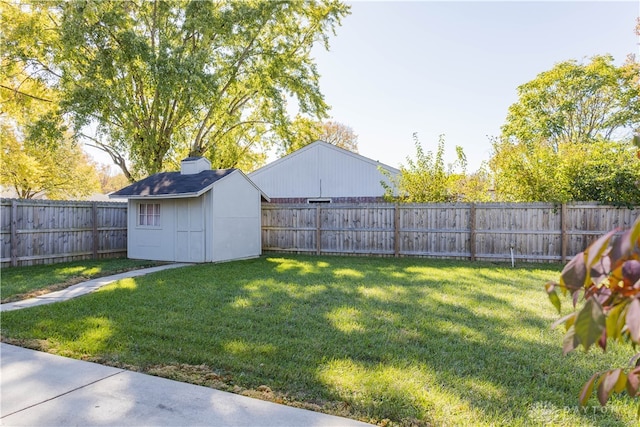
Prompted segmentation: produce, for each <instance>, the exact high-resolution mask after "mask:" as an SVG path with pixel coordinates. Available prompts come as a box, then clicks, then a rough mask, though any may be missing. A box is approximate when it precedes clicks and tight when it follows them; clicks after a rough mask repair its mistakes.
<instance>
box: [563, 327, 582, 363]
mask: <svg viewBox="0 0 640 427" xmlns="http://www.w3.org/2000/svg"><path fill="white" fill-rule="evenodd" d="M579 345H580V342H579V341H578V339H577V338H576V329H575V327H574V326H571V327H570V328H569V329H568V330H567V333H566V334H564V339H563V340H562V354H564V355H565V356H566V355H567V354H569V353H570V352H572V351H573V350H575V349H576V347H578V346H579Z"/></svg>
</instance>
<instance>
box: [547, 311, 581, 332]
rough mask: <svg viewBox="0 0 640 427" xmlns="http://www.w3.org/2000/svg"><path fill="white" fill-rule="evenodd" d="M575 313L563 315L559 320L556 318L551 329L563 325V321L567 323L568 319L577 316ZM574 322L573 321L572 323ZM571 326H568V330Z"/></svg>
mask: <svg viewBox="0 0 640 427" xmlns="http://www.w3.org/2000/svg"><path fill="white" fill-rule="evenodd" d="M575 315H576V314H575V313H569V314H567V315H566V316H562V317H561V318H559V319H558V320H556V321H555V322H553V323H552V324H551V329H555V328H557V327H558V325H561V324H563V323H565V322H566V321H567V320H569V319H571V318H572V317H575ZM572 324H573V323H572ZM568 329H569V328H567V330H568Z"/></svg>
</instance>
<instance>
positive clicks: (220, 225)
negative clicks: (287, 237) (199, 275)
mask: <svg viewBox="0 0 640 427" xmlns="http://www.w3.org/2000/svg"><path fill="white" fill-rule="evenodd" d="M222 183H224V185H218V184H222ZM211 195H212V197H211V204H212V206H211V208H212V209H211V212H212V217H213V222H212V224H213V227H212V234H211V235H210V241H211V242H212V245H211V247H212V254H211V259H210V260H209V261H213V262H218V261H228V260H232V259H242V258H252V257H257V256H259V255H260V254H261V252H262V240H261V205H260V197H261V193H260V190H258V189H257V188H256V187H255V186H254V185H252V184H251V183H250V182H249V180H247V178H246V177H245V176H243V175H242V174H241V173H240V172H237V173H235V172H234V173H232V174H231V175H229V176H227V177H225V178H224V179H222V180H220V181H219V182H216V184H214V186H213V189H212V191H211Z"/></svg>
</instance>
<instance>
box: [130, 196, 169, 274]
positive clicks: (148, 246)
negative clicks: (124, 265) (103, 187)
mask: <svg viewBox="0 0 640 427" xmlns="http://www.w3.org/2000/svg"><path fill="white" fill-rule="evenodd" d="M176 202H178V200H177V199H176V200H157V199H156V200H146V199H129V205H128V225H127V230H128V231H127V234H128V235H127V256H128V257H129V258H133V259H151V260H156V261H179V260H176V259H174V256H175V244H176V232H175V230H176ZM141 203H152V204H156V203H157V204H159V205H160V226H159V227H144V226H140V225H138V212H139V206H140V204H141Z"/></svg>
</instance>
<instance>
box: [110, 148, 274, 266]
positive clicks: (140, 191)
mask: <svg viewBox="0 0 640 427" xmlns="http://www.w3.org/2000/svg"><path fill="white" fill-rule="evenodd" d="M109 197H111V198H126V199H128V219H127V228H128V236H127V251H128V257H129V258H134V259H149V260H157V261H180V262H219V261H230V260H235V259H243V258H252V257H257V256H259V255H260V254H261V252H262V245H261V231H260V206H261V200H262V198H264V199H266V200H268V198H267V196H266V195H265V194H264V193H263V192H262V191H261V190H260V189H259V188H258V187H257V186H256V185H255V184H254V183H253V182H252V181H251V180H250V179H249V178H248V177H247V176H246V175H245V174H243V173H242V172H241V171H240V170H238V169H223V170H211V163H210V162H209V160H207V159H205V158H203V157H188V158H186V159H184V160H183V161H182V163H181V170H180V172H162V173H157V174H155V175H151V176H149V177H148V178H145V179H143V180H141V181H138V182H136V183H134V184H132V185H130V186H128V187H125V188H123V189H121V190H119V191H116V192H115V193H112V194H111V195H110V196H109Z"/></svg>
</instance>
